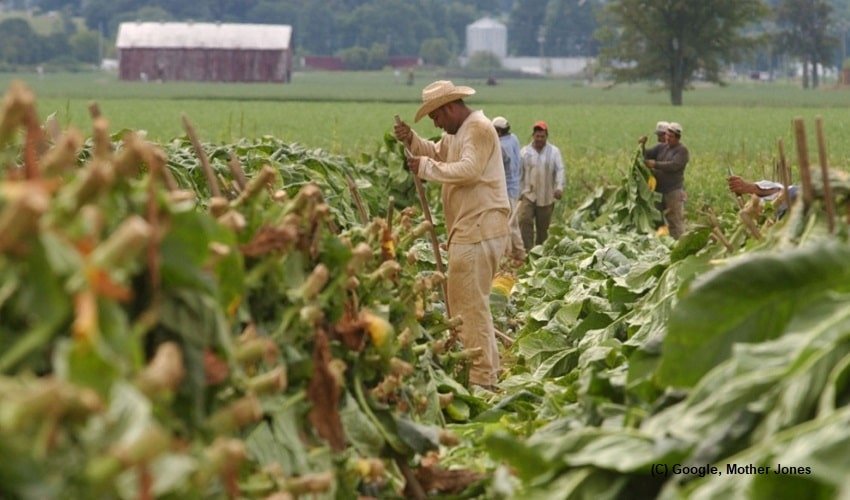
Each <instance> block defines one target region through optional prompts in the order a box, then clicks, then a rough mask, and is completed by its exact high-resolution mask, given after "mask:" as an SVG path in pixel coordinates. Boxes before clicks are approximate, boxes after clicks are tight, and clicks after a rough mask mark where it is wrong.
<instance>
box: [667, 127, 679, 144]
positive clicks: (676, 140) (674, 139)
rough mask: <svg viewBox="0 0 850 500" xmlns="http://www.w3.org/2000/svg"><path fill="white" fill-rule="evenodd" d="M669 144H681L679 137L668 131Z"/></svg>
mask: <svg viewBox="0 0 850 500" xmlns="http://www.w3.org/2000/svg"><path fill="white" fill-rule="evenodd" d="M667 144H670V145H671V146H675V145H676V144H679V136H678V135H676V133H675V132H671V131H669V130H668V131H667Z"/></svg>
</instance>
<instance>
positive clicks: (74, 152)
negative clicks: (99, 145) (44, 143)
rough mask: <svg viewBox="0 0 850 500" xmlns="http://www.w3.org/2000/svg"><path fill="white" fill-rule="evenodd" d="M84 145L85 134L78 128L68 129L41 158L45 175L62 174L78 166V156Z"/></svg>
mask: <svg viewBox="0 0 850 500" xmlns="http://www.w3.org/2000/svg"><path fill="white" fill-rule="evenodd" d="M82 145H83V136H82V134H80V133H79V132H78V131H76V130H68V131H67V132H65V134H63V135H62V136H61V138H59V140H58V141H57V142H56V145H55V146H53V148H51V149H50V150H49V151H48V152H47V153H46V154H45V155H44V156H43V157H42V158H41V170H42V172H44V174H45V175H61V174H63V173H65V172H67V171H69V170H72V169H73V168H75V167H76V166H77V156H78V155H79V152H80V148H81V147H82Z"/></svg>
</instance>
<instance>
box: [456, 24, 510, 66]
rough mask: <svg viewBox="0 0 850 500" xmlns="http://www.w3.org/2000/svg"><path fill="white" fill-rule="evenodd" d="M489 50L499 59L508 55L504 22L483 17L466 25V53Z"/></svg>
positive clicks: (470, 54) (469, 54)
mask: <svg viewBox="0 0 850 500" xmlns="http://www.w3.org/2000/svg"><path fill="white" fill-rule="evenodd" d="M476 52H490V53H492V54H495V55H496V56H497V57H498V58H499V59H504V58H505V57H506V56H507V55H508V28H507V27H505V25H504V24H502V23H500V22H499V21H496V20H495V19H491V18H489V17H485V18H483V19H479V20H478V21H475V22H474V23H472V24H470V25H468V26H467V27H466V55H467V57H470V56H472V55H473V54H475V53H476Z"/></svg>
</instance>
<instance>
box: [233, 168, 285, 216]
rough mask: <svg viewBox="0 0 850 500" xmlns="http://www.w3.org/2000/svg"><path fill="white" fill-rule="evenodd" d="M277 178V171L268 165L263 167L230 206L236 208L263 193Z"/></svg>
mask: <svg viewBox="0 0 850 500" xmlns="http://www.w3.org/2000/svg"><path fill="white" fill-rule="evenodd" d="M276 177H277V171H276V170H275V169H274V168H272V167H270V166H269V165H266V166H264V167H263V168H262V169H260V171H259V172H257V175H255V176H254V178H253V179H251V181H250V182H249V183H248V185H247V186H245V187H244V190H243V191H242V193H240V194H239V197H238V198H236V199H235V200H233V203H232V204H231V206H233V207H238V206H240V205H243V204H245V203H246V202H247V201H249V200H251V199H253V198H254V197H255V196H257V195H258V194H260V193H261V192H263V190H264V189H265V188H266V187H267V186H270V185H272V184H273V183H274V182H275V179H276Z"/></svg>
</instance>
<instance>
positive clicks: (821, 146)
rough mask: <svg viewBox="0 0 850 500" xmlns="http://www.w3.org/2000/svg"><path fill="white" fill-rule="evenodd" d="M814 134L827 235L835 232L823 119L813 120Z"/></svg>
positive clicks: (833, 206)
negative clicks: (816, 140)
mask: <svg viewBox="0 0 850 500" xmlns="http://www.w3.org/2000/svg"><path fill="white" fill-rule="evenodd" d="M815 132H816V133H817V139H818V160H819V161H820V171H821V176H822V177H823V198H824V203H825V205H826V223H827V227H828V228H829V233H830V234H832V233H833V232H834V231H835V202H834V200H833V199H832V186H831V185H830V183H829V166H828V165H827V161H826V139H825V138H824V135H823V117H821V116H818V117H816V118H815Z"/></svg>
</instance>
